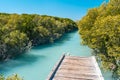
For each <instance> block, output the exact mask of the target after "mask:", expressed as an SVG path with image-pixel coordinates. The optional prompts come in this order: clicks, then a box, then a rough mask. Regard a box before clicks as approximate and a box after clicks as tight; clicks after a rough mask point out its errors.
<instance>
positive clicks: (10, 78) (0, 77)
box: [0, 74, 23, 80]
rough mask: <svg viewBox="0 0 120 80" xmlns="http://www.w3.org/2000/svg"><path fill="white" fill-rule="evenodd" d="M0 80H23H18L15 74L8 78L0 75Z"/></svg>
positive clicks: (20, 79) (19, 79)
mask: <svg viewBox="0 0 120 80" xmlns="http://www.w3.org/2000/svg"><path fill="white" fill-rule="evenodd" d="M0 80H23V79H22V78H20V77H19V76H18V75H17V74H15V75H11V76H8V77H7V78H5V77H4V76H3V75H0Z"/></svg>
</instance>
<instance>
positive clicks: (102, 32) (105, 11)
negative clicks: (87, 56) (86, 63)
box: [78, 0, 120, 80]
mask: <svg viewBox="0 0 120 80" xmlns="http://www.w3.org/2000/svg"><path fill="white" fill-rule="evenodd" d="M78 25H79V32H80V35H81V38H82V40H83V41H82V43H83V44H85V45H88V46H89V47H90V48H92V49H93V50H94V52H95V53H96V55H97V56H99V59H100V60H102V62H101V64H102V67H103V68H104V69H108V70H111V71H112V72H113V77H114V78H115V80H120V0H110V1H109V2H108V3H103V4H102V5H101V6H100V7H98V8H93V9H90V10H89V11H88V13H87V15H86V16H85V17H83V18H82V20H80V21H79V23H78Z"/></svg>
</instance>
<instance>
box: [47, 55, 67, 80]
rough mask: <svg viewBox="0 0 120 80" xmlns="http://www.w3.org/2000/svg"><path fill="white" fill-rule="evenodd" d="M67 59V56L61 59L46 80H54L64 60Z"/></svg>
mask: <svg viewBox="0 0 120 80" xmlns="http://www.w3.org/2000/svg"><path fill="white" fill-rule="evenodd" d="M64 58H65V54H63V55H62V56H61V58H60V60H59V61H58V62H57V64H56V65H55V66H54V67H53V69H52V71H51V72H50V74H49V75H48V78H47V79H46V80H52V79H53V77H54V75H55V73H56V72H57V70H58V68H59V66H60V65H61V63H62V61H63V59H64Z"/></svg>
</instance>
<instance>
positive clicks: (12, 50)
mask: <svg viewBox="0 0 120 80" xmlns="http://www.w3.org/2000/svg"><path fill="white" fill-rule="evenodd" d="M75 29H77V25H76V23H75V22H74V21H72V20H70V19H67V18H59V17H52V16H46V15H43V16H42V15H37V14H31V15H30V14H29V15H28V14H22V15H18V14H6V13H0V60H7V59H8V58H11V57H14V56H16V55H18V54H21V53H23V52H25V51H27V50H28V49H29V48H31V46H36V45H41V44H45V43H49V42H54V40H56V39H58V38H60V37H61V36H62V35H63V34H64V33H66V32H70V31H73V30H75Z"/></svg>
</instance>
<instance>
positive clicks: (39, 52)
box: [0, 31, 112, 80]
mask: <svg viewBox="0 0 120 80" xmlns="http://www.w3.org/2000/svg"><path fill="white" fill-rule="evenodd" d="M80 42H81V39H80V37H79V34H78V32H77V31H76V32H72V33H68V34H65V35H64V36H63V37H62V38H61V39H60V40H58V41H56V42H55V43H52V44H47V45H42V46H39V47H34V48H32V49H31V50H30V51H29V52H27V53H26V54H23V55H21V56H19V57H17V58H16V59H14V60H10V61H8V62H5V63H0V73H2V74H4V75H5V76H8V75H11V74H13V73H17V74H19V75H20V76H21V77H23V79H24V80H45V79H46V78H47V76H48V74H49V73H50V71H51V69H52V68H53V66H54V65H55V64H56V62H57V61H58V60H59V58H60V57H61V56H62V54H63V53H67V52H69V53H70V54H71V55H74V56H91V49H89V48H88V47H87V46H83V45H81V44H80ZM103 76H104V77H105V80H112V78H111V74H110V73H108V72H103Z"/></svg>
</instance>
